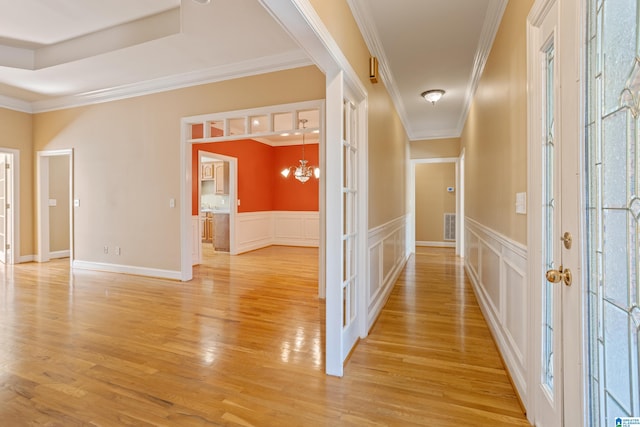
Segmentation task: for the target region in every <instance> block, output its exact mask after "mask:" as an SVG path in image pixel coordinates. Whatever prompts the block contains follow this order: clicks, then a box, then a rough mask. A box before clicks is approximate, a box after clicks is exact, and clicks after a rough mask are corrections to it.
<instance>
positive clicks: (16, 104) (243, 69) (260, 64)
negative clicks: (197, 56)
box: [0, 50, 313, 113]
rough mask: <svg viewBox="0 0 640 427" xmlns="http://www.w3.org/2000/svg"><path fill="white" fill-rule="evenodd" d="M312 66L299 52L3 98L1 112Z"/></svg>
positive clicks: (32, 110)
mask: <svg viewBox="0 0 640 427" xmlns="http://www.w3.org/2000/svg"><path fill="white" fill-rule="evenodd" d="M308 65H313V62H311V60H309V58H308V57H307V56H306V55H305V54H304V52H303V51H301V50H296V51H291V52H287V53H284V54H278V55H273V56H267V57H262V58H256V59H252V60H250V61H243V62H239V63H235V64H225V65H223V66H220V67H214V68H208V69H205V70H198V71H192V72H188V73H183V74H179V75H174V76H168V77H161V78H158V79H153V80H147V81H143V82H138V83H133V84H128V85H123V86H116V87H111V88H107V89H101V90H95V91H90V92H84V93H79V94H77V95H68V96H61V97H57V98H51V99H46V100H41V101H34V102H27V101H22V100H19V99H16V98H11V97H8V96H3V95H0V108H7V109H10V110H16V111H21V112H24V113H44V112H47V111H54V110H62V109H65V108H73V107H81V106H84V105H91V104H99V103H103V102H110V101H117V100H120V99H126V98H133V97H136V96H142V95H149V94H153V93H159V92H165V91H168V90H174V89H180V88H185V87H190V86H197V85H201V84H206V83H215V82H220V81H224V80H230V79H235V78H241V77H248V76H254V75H258V74H265V73H271V72H275V71H282V70H288V69H292V68H299V67H305V66H308Z"/></svg>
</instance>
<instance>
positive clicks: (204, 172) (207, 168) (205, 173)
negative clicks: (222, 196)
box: [200, 163, 215, 181]
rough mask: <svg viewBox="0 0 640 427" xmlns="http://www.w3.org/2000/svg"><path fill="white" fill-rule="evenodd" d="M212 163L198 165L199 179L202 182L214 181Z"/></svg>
mask: <svg viewBox="0 0 640 427" xmlns="http://www.w3.org/2000/svg"><path fill="white" fill-rule="evenodd" d="M213 166H214V163H202V164H201V165H200V179H201V180H202V181H209V180H212V179H214V177H215V175H214V174H215V171H214V167H213Z"/></svg>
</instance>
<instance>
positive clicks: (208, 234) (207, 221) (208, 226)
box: [200, 212, 215, 243]
mask: <svg viewBox="0 0 640 427" xmlns="http://www.w3.org/2000/svg"><path fill="white" fill-rule="evenodd" d="M200 223H201V227H202V241H203V242H204V243H211V242H213V236H214V234H215V233H214V223H213V215H212V214H211V212H206V213H205V214H201V215H200Z"/></svg>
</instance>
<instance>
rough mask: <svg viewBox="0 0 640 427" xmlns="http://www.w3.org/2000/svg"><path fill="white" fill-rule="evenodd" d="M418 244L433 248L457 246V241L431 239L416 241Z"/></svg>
mask: <svg viewBox="0 0 640 427" xmlns="http://www.w3.org/2000/svg"><path fill="white" fill-rule="evenodd" d="M416 246H428V247H432V248H455V247H456V242H430V241H423V240H422V241H416Z"/></svg>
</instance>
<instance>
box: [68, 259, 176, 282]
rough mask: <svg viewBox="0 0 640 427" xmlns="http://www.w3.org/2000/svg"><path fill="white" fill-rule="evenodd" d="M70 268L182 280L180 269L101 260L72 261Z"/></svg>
mask: <svg viewBox="0 0 640 427" xmlns="http://www.w3.org/2000/svg"><path fill="white" fill-rule="evenodd" d="M72 268H73V269H74V270H75V269H78V270H91V271H104V272H107V273H123V274H131V275H135V276H147V277H157V278H160V279H171V280H182V274H181V273H180V271H172V270H161V269H157V268H146V267H135V266H131V265H120V264H108V263H102V262H90V261H78V260H76V261H73V264H72Z"/></svg>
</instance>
